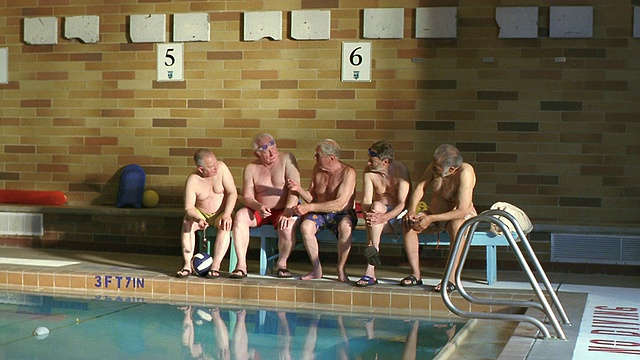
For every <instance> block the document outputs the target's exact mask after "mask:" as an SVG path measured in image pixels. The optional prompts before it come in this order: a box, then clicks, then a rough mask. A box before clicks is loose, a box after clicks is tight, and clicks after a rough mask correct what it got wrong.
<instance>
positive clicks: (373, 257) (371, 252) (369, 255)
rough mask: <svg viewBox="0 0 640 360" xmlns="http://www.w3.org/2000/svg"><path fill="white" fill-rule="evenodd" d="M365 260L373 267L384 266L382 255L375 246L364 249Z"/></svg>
mask: <svg viewBox="0 0 640 360" xmlns="http://www.w3.org/2000/svg"><path fill="white" fill-rule="evenodd" d="M364 258H365V259H367V263H368V264H369V265H373V266H380V265H382V261H380V254H379V253H378V249H376V248H375V247H373V246H367V247H366V248H364Z"/></svg>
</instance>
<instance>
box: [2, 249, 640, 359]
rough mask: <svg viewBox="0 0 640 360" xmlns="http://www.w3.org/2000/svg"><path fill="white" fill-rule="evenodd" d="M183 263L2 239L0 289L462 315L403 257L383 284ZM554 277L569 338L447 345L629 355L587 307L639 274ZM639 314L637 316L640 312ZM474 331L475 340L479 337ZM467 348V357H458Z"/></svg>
mask: <svg viewBox="0 0 640 360" xmlns="http://www.w3.org/2000/svg"><path fill="white" fill-rule="evenodd" d="M180 264H181V260H180V257H179V256H159V255H139V254H123V253H106V252H83V251H58V250H46V249H27V248H13V247H3V248H0V289H5V290H18V291H29V292H34V291H35V292H45V293H52V294H55V295H61V296H65V295H70V296H92V297H98V298H105V299H118V300H124V301H130V300H133V301H158V302H170V303H194V304H214V303H215V304H221V303H222V304H226V305H239V306H263V307H273V308H296V309H307V310H314V309H319V310H330V311H337V312H356V313H368V314H372V313H374V314H378V315H411V316H420V317H443V316H445V317H446V316H455V315H453V314H452V313H451V312H449V310H448V309H447V308H446V306H445V305H444V303H443V301H442V298H441V295H440V294H438V293H436V292H434V291H432V288H433V286H434V285H435V284H436V283H438V281H439V280H438V278H439V277H440V276H441V272H442V269H431V268H423V271H422V274H423V279H424V281H425V285H424V286H417V287H411V288H407V287H400V286H398V285H397V283H398V281H399V279H401V278H402V277H404V276H406V275H407V274H408V273H409V271H408V268H407V267H406V266H402V265H399V266H393V267H390V266H381V267H379V268H378V269H377V275H378V280H379V281H380V284H378V285H375V286H371V287H366V288H362V287H356V286H354V285H353V284H354V283H355V280H357V279H358V278H359V277H360V275H361V274H362V273H363V272H364V266H363V265H351V266H348V267H347V269H346V270H347V274H348V275H350V279H351V280H352V283H351V284H346V283H341V282H338V281H337V280H336V277H335V269H334V267H335V265H333V264H324V266H325V268H324V272H325V278H323V279H320V280H310V281H301V280H299V279H297V277H299V276H300V275H303V274H305V273H306V272H307V271H308V270H309V264H308V263H304V262H295V263H290V264H289V269H290V270H291V272H292V273H293V274H294V278H293V279H278V278H275V277H274V276H271V275H267V276H259V275H254V274H255V273H256V272H257V270H258V262H257V261H255V262H250V263H249V276H248V277H247V278H245V279H241V280H238V279H229V278H228V277H227V275H228V273H226V272H224V271H223V272H222V276H221V277H220V278H219V279H204V278H201V277H196V276H190V277H188V278H183V279H178V278H176V277H175V273H176V271H177V270H178V269H179V267H180ZM222 265H223V266H222V269H226V268H227V267H228V265H227V262H226V261H225V262H223V264H222ZM483 276H484V274H483V271H467V270H465V271H464V272H463V285H464V286H465V289H466V290H467V291H468V292H469V293H471V294H472V295H473V296H476V297H481V298H482V297H491V298H497V299H516V300H531V299H534V298H535V293H534V292H533V291H532V289H531V286H530V285H529V283H528V282H527V281H526V276H525V274H524V273H520V272H506V271H499V272H498V282H497V283H496V284H494V285H492V286H488V285H486V282H485V281H484V280H483ZM548 277H549V279H550V281H551V283H552V286H553V288H554V289H556V290H557V291H558V297H559V298H560V301H561V302H562V304H563V306H564V308H565V310H566V311H567V314H568V317H569V319H570V320H571V322H572V324H571V325H563V330H564V331H565V333H566V336H567V340H566V341H565V340H559V339H550V340H549V339H547V340H545V339H542V338H541V337H540V336H538V335H537V332H538V331H537V329H536V328H535V327H534V326H533V325H531V324H529V323H520V324H517V323H511V324H508V322H504V321H496V320H478V321H477V322H475V325H474V328H475V330H474V331H472V332H471V338H470V337H469V336H467V337H466V340H464V341H457V342H454V343H453V344H452V345H451V346H450V347H449V350H450V351H449V354H450V356H449V357H450V358H464V359H485V358H499V359H509V360H510V359H532V360H537V359H556V358H557V359H560V358H562V359H571V358H575V359H585V358H588V356H591V355H593V356H594V357H593V358H596V357H598V356H600V357H602V356H603V355H604V354H606V355H607V356H608V358H611V359H614V358H615V356H621V357H620V358H630V357H629V353H628V352H627V353H622V354H621V353H620V352H621V351H623V350H629V349H628V348H627V349H625V348H622V349H621V348H619V347H618V348H615V349H614V350H607V349H610V348H611V347H610V346H609V347H608V346H604V345H602V344H605V345H606V344H609V341H611V342H610V343H611V344H613V343H614V341H615V340H617V341H625V340H626V338H624V335H628V334H626V333H620V332H618V333H617V334H616V331H615V330H612V329H605V330H608V332H606V331H603V332H600V333H601V334H609V335H613V336H614V337H613V338H612V339H607V338H604V339H596V340H597V343H598V344H600V345H598V346H594V345H593V342H592V341H593V339H591V342H590V338H589V336H590V334H591V333H592V332H593V331H591V330H589V328H588V325H590V323H589V324H586V325H584V324H583V325H582V326H581V324H582V323H583V319H584V318H585V316H587V317H588V318H589V320H590V319H591V317H593V314H594V311H596V312H597V310H594V305H592V304H591V303H592V302H593V301H592V299H595V300H594V301H596V303H597V304H596V305H595V308H597V309H601V308H602V306H608V307H609V308H615V307H616V306H619V307H625V308H633V307H635V308H640V300H638V299H640V290H639V289H638V288H640V277H638V276H635V277H633V276H626V277H625V276H607V275H594V274H589V275H586V274H559V273H551V274H548ZM451 298H452V302H453V303H454V304H456V306H458V307H459V308H461V309H463V310H466V311H480V312H504V311H510V309H509V308H507V307H505V306H488V305H475V304H473V305H472V304H469V303H468V302H466V301H465V300H464V299H463V298H462V297H461V296H460V295H459V294H458V293H454V294H453V295H452V297H451ZM531 311H532V310H529V312H531ZM533 312H538V311H535V310H533ZM538 313H540V312H538ZM635 314H637V312H636V313H635ZM536 316H537V317H540V316H541V315H540V314H537V315H536ZM635 322H636V323H637V322H638V319H637V317H636V318H635ZM505 324H507V325H508V326H506V325H505ZM548 328H549V330H550V332H551V334H552V335H553V334H554V332H553V329H552V328H551V327H550V326H548ZM514 329H515V330H514ZM581 329H582V330H581ZM488 330H492V331H488ZM490 332H492V333H493V336H495V337H497V338H501V339H503V340H496V341H495V344H492V346H493V349H492V350H491V351H490V352H485V350H483V349H482V348H481V347H480V344H482V345H483V346H484V347H485V348H486V347H487V344H486V343H487V342H491V340H487V338H486V336H488V335H487V333H490ZM474 333H475V336H476V340H473V336H474ZM483 333H484V334H483ZM478 336H479V337H478ZM483 336H484V337H483ZM602 336H604V335H602ZM602 336H601V337H602ZM616 336H618V337H616ZM620 336H623V337H622V338H621V337H620ZM505 338H506V339H507V340H504V339H505ZM636 340H637V339H636ZM505 342H506V344H505ZM496 348H498V350H496ZM594 349H595V350H594ZM603 349H604V350H603ZM612 352H613V353H612ZM639 352H640V351H639ZM460 354H464V356H463V357H460ZM489 354H491V355H489ZM496 354H499V355H496ZM633 354H635V353H632V355H631V358H640V355H635V356H633ZM611 356H613V357H611Z"/></svg>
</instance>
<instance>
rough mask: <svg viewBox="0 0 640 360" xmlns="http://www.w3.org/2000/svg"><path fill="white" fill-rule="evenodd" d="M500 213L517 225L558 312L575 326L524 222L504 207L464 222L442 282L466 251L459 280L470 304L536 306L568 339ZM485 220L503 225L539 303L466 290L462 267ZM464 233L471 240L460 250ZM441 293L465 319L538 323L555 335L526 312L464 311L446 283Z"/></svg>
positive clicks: (545, 330)
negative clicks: (476, 230) (498, 297)
mask: <svg viewBox="0 0 640 360" xmlns="http://www.w3.org/2000/svg"><path fill="white" fill-rule="evenodd" d="M498 216H499V217H502V218H504V219H507V220H508V221H509V222H511V224H513V227H514V228H515V229H516V234H517V235H518V238H519V239H520V243H521V244H522V245H523V247H524V249H525V251H526V252H527V255H528V256H529V260H530V261H531V262H532V263H533V266H534V268H535V269H536V271H537V273H538V275H539V277H540V280H541V282H542V283H543V285H544V287H545V289H546V291H547V293H548V295H549V297H550V298H551V301H552V303H553V305H554V306H555V308H556V310H557V311H558V313H559V315H560V317H561V318H562V320H563V322H564V323H565V324H569V325H571V323H570V321H569V318H568V317H567V314H566V312H565V311H564V308H563V307H562V304H561V303H560V300H559V299H558V296H557V294H556V293H555V291H554V290H553V288H552V286H551V283H550V282H549V278H548V277H547V275H546V273H545V272H544V269H543V268H542V266H541V265H540V262H539V261H538V258H537V257H536V255H535V253H534V252H533V249H532V248H531V245H530V244H529V240H528V239H527V236H526V234H525V233H524V231H522V228H521V227H520V224H519V223H518V221H517V220H516V219H515V218H514V217H513V216H512V215H511V214H509V213H507V212H505V211H503V210H488V211H485V212H483V213H481V214H479V215H477V216H475V217H472V218H470V219H468V220H466V221H465V222H464V223H463V224H462V226H461V227H460V229H459V230H458V234H457V235H456V239H455V242H454V243H452V246H451V254H450V255H449V260H448V261H447V266H446V269H445V272H444V274H443V276H442V284H446V283H447V281H448V279H449V277H450V276H451V273H452V271H453V265H454V259H456V257H457V256H458V253H459V252H460V251H462V254H461V256H460V263H459V265H458V268H457V269H456V273H455V280H456V284H457V289H458V292H459V293H460V295H461V296H462V297H463V298H464V299H465V300H467V301H469V302H470V303H475V304H481V305H503V306H512V307H526V308H534V309H537V310H540V311H542V312H543V313H544V314H545V315H546V316H547V318H548V319H549V321H550V322H551V325H552V327H553V329H554V330H555V333H556V335H557V337H558V338H560V339H563V340H566V339H567V338H566V335H565V333H564V330H563V329H562V327H561V326H560V323H559V322H558V318H557V317H556V315H555V313H554V311H553V309H552V308H551V305H550V304H549V302H548V301H547V298H546V297H545V295H544V293H543V292H542V289H541V288H540V285H539V284H538V279H537V278H536V277H535V275H534V274H533V272H532V271H531V268H530V267H529V264H528V263H527V260H526V259H525V257H524V255H523V253H522V251H521V250H520V248H519V247H518V242H517V241H516V240H515V239H514V238H513V235H512V233H511V231H510V230H509V228H508V226H507V225H506V224H505V223H504V221H502V220H500V218H498ZM481 222H486V223H491V224H495V225H496V226H497V227H498V228H500V230H502V232H503V234H504V236H505V237H506V239H507V241H508V242H509V244H510V245H511V248H512V250H513V252H514V253H515V255H516V258H517V260H518V262H519V263H520V266H521V267H522V269H523V270H524V272H525V274H526V275H527V278H528V280H529V283H530V284H531V287H532V288H533V291H534V292H535V294H536V297H537V299H538V302H535V301H524V300H499V299H486V298H478V297H474V296H472V295H470V294H469V293H468V292H467V291H466V290H465V289H464V286H463V285H462V281H461V274H462V269H463V266H464V263H465V261H466V258H467V254H468V253H469V249H470V245H471V241H472V239H473V234H474V232H475V229H476V228H477V226H478V224H480V223H481ZM464 236H467V237H468V239H467V241H466V242H465V246H464V248H463V249H460V247H459V244H460V241H461V240H462V238H463V237H464ZM441 295H442V300H443V301H444V303H445V305H446V306H447V308H448V309H449V310H451V312H453V313H454V314H456V315H458V316H461V317H465V318H477V319H495V320H506V321H525V322H528V323H531V324H533V325H534V326H536V327H537V328H538V329H539V330H540V332H541V333H542V335H543V337H545V338H551V335H550V333H549V330H548V329H547V327H546V326H545V325H544V324H543V323H542V321H540V320H538V319H537V318H535V317H533V316H530V315H522V314H504V313H487V312H477V311H464V310H460V309H459V308H457V307H456V306H455V305H454V304H453V302H452V301H451V299H450V297H449V295H450V294H449V291H448V290H447V287H446V286H442V290H441Z"/></svg>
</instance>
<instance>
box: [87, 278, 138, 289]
mask: <svg viewBox="0 0 640 360" xmlns="http://www.w3.org/2000/svg"><path fill="white" fill-rule="evenodd" d="M95 279H96V282H95V284H94V286H95V287H97V288H105V289H106V288H109V287H115V288H116V289H136V288H144V278H136V277H132V276H120V275H116V276H114V275H102V276H100V275H96V276H95Z"/></svg>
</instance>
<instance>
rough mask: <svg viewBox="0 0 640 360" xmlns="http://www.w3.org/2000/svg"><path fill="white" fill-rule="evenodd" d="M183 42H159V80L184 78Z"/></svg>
mask: <svg viewBox="0 0 640 360" xmlns="http://www.w3.org/2000/svg"><path fill="white" fill-rule="evenodd" d="M183 54H184V52H183V44H182V43H169V44H158V64H157V69H158V81H182V80H184V75H183V73H184V56H183Z"/></svg>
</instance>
